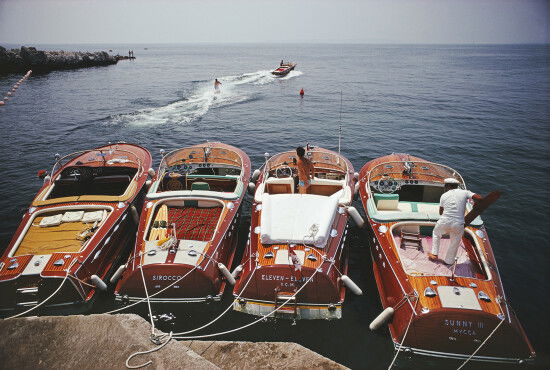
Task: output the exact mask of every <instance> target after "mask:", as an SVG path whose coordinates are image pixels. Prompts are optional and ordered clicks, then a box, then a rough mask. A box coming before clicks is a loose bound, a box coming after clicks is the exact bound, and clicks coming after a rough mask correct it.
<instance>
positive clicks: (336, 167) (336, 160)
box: [264, 149, 348, 180]
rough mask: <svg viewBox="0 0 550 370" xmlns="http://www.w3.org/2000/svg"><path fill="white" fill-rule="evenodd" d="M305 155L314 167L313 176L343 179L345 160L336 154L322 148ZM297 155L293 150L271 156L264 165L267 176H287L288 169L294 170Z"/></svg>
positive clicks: (346, 166)
mask: <svg viewBox="0 0 550 370" xmlns="http://www.w3.org/2000/svg"><path fill="white" fill-rule="evenodd" d="M306 157H307V158H309V160H310V161H311V162H312V163H313V166H314V167H315V177H316V178H319V179H332V180H344V179H346V175H347V172H348V165H347V162H346V161H345V160H344V159H343V158H342V157H341V156H340V155H338V154H336V153H333V152H331V151H328V150H323V149H313V150H310V151H308V152H307V153H306ZM297 159H298V156H297V155H296V152H294V151H288V152H284V153H280V154H277V155H274V156H273V157H271V158H270V159H269V160H268V161H267V163H266V165H265V169H264V170H265V171H267V174H268V176H267V177H273V176H274V177H279V178H280V177H285V175H286V177H289V176H290V174H289V173H288V172H289V170H292V172H293V173H295V172H296V164H295V162H296V160H297Z"/></svg>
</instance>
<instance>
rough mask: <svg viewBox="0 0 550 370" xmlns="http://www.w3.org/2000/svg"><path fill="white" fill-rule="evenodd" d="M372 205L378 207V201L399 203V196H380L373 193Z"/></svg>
mask: <svg viewBox="0 0 550 370" xmlns="http://www.w3.org/2000/svg"><path fill="white" fill-rule="evenodd" d="M373 196H374V203H375V204H376V205H378V201H379V200H397V201H399V194H380V193H374V194H373Z"/></svg>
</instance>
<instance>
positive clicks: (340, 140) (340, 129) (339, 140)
mask: <svg viewBox="0 0 550 370" xmlns="http://www.w3.org/2000/svg"><path fill="white" fill-rule="evenodd" d="M341 143H342V90H340V124H339V127H338V154H340V145H341Z"/></svg>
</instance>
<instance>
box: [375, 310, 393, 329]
mask: <svg viewBox="0 0 550 370" xmlns="http://www.w3.org/2000/svg"><path fill="white" fill-rule="evenodd" d="M394 312H395V310H394V309H393V307H388V308H386V309H385V310H384V311H382V312H380V315H378V316H376V318H375V319H374V320H372V322H371V323H370V325H369V329H370V330H377V329H379V328H380V327H381V326H382V325H384V324H385V323H387V322H388V321H390V320H391V318H392V317H393V313H394Z"/></svg>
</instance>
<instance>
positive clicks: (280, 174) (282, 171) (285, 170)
mask: <svg viewBox="0 0 550 370" xmlns="http://www.w3.org/2000/svg"><path fill="white" fill-rule="evenodd" d="M275 177H277V178H278V179H281V178H285V177H292V168H290V167H289V166H281V167H278V168H277V169H276V170H275Z"/></svg>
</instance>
